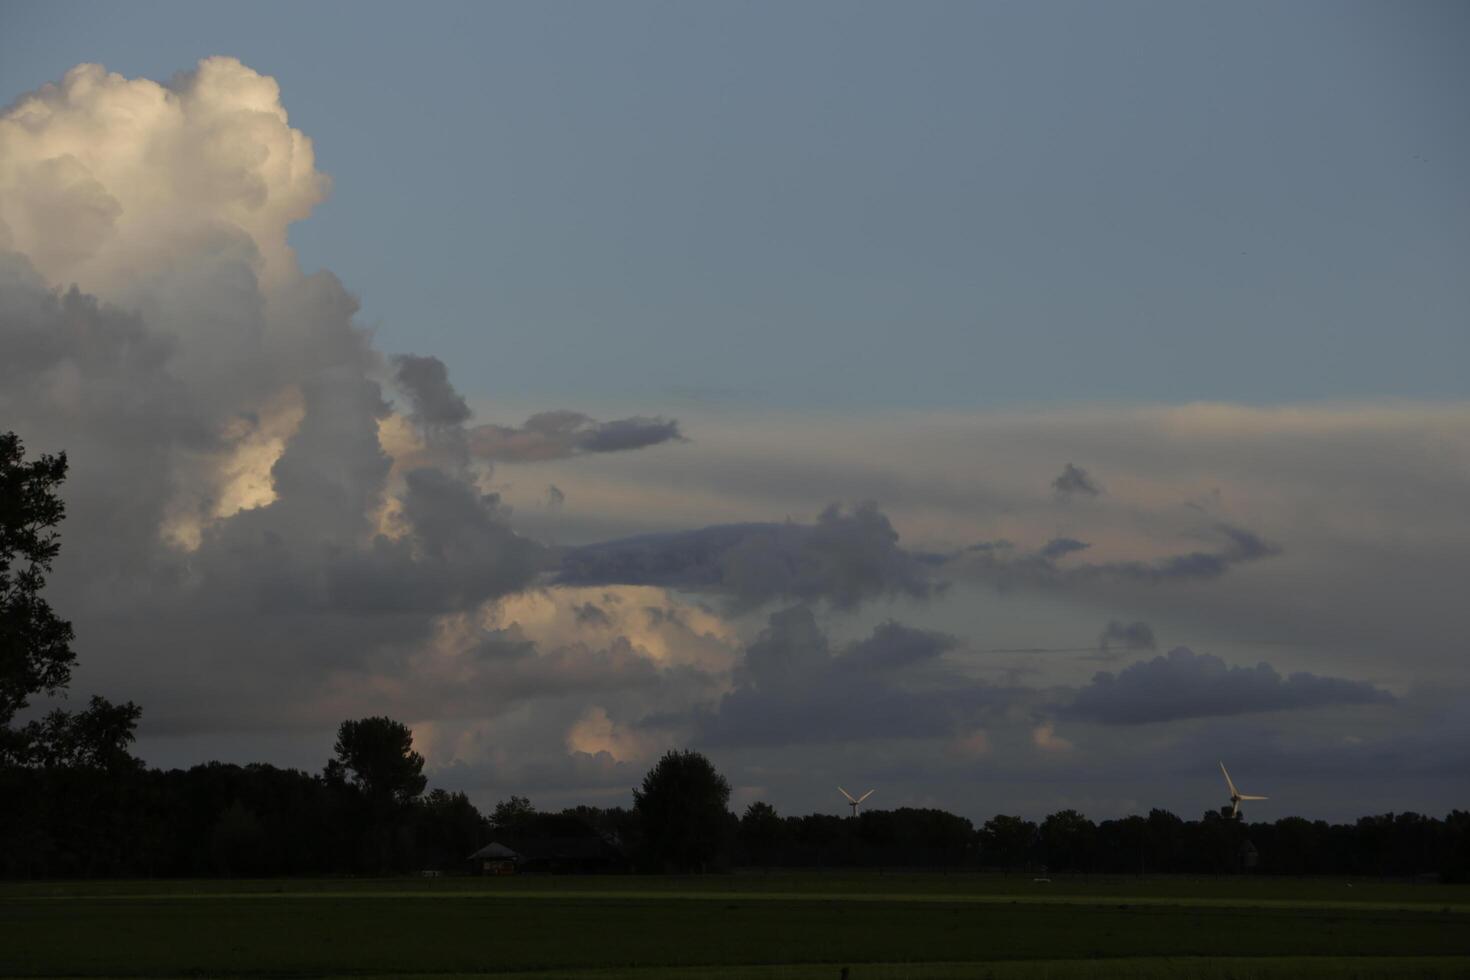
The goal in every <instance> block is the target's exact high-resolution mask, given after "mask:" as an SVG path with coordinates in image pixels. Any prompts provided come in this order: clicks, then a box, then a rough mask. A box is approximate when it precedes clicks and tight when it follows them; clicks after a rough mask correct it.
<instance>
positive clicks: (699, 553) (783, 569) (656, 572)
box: [558, 504, 935, 609]
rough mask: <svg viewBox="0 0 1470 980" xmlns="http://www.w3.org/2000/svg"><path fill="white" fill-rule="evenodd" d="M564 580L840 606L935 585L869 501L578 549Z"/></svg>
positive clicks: (566, 559)
mask: <svg viewBox="0 0 1470 980" xmlns="http://www.w3.org/2000/svg"><path fill="white" fill-rule="evenodd" d="M558 581H560V582H562V583H564V584H568V585H597V584H602V583H623V584H631V585H658V586H661V587H664V588H671V589H687V590H692V591H705V592H713V593H717V594H722V595H725V596H728V597H729V598H731V599H732V600H734V601H735V602H736V604H737V605H739V606H747V607H748V606H756V605H760V604H762V603H766V602H774V601H779V600H782V599H800V600H806V601H826V602H829V603H831V604H832V605H834V606H836V607H838V608H843V609H850V608H852V607H854V606H857V605H858V604H860V603H862V602H864V601H866V600H869V599H875V598H879V597H881V596H892V595H905V596H909V597H912V598H924V597H926V596H928V595H930V594H931V593H932V592H933V591H934V588H935V584H934V583H933V581H932V580H931V573H930V571H929V569H928V568H927V566H926V565H925V564H924V562H923V561H922V560H921V559H920V558H919V557H917V556H915V555H912V554H910V553H908V552H906V551H904V550H903V549H902V548H900V547H899V546H898V532H896V531H895V530H894V529H893V525H892V524H891V523H889V521H888V518H887V517H885V516H884V515H883V513H882V512H881V511H880V510H878V508H877V507H876V506H874V505H872V504H863V505H860V506H858V507H857V508H855V509H854V510H852V511H851V512H845V511H843V510H842V509H841V508H839V507H838V506H836V505H832V506H830V507H828V508H827V509H826V510H824V511H823V512H822V513H821V515H820V516H819V517H818V518H817V521H816V523H815V524H794V523H787V524H732V525H725V526H719V527H708V528H703V529H700V530H697V531H683V532H675V533H672V534H657V535H647V536H643V537H636V538H629V539H625V540H621V541H611V542H607V543H605V544H597V545H589V546H586V547H582V548H574V549H571V550H570V551H568V552H567V553H566V554H565V555H564V556H563V557H562V560H561V571H560V572H559V574H558Z"/></svg>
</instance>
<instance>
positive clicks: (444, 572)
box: [0, 251, 543, 733]
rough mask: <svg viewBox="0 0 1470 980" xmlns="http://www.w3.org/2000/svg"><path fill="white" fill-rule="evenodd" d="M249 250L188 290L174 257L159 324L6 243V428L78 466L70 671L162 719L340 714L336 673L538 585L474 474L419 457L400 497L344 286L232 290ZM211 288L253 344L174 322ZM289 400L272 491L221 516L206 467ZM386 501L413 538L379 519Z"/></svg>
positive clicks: (534, 550) (192, 723) (245, 275)
mask: <svg viewBox="0 0 1470 980" xmlns="http://www.w3.org/2000/svg"><path fill="white" fill-rule="evenodd" d="M232 254H234V253H230V252H228V251H226V252H221V253H218V254H214V255H213V256H211V257H210V260H209V265H208V268H207V269H206V270H204V272H202V273H199V275H200V276H201V278H197V279H193V280H190V279H188V263H184V264H183V265H182V266H176V267H173V268H172V269H171V272H170V274H171V275H177V276H182V277H184V281H181V282H179V283H176V284H172V285H168V288H167V290H165V292H164V293H163V294H162V298H160V299H157V300H156V301H150V304H148V305H147V307H146V308H147V309H148V310H151V311H152V312H151V313H148V314H147V315H139V314H133V313H124V312H122V311H120V310H118V309H117V308H115V307H113V306H110V305H108V304H105V303H102V302H99V301H98V300H97V299H95V298H94V297H91V296H88V295H86V294H84V293H81V292H79V291H77V290H75V289H73V290H70V291H67V292H64V293H63V292H58V291H53V290H51V289H49V288H47V287H46V286H45V285H44V284H43V283H42V282H41V281H40V280H39V278H38V277H37V276H36V275H35V274H34V272H33V271H31V270H30V269H29V268H28V267H27V265H26V263H25V261H24V260H23V259H20V258H18V257H16V256H14V255H4V254H0V350H4V351H5V356H3V357H0V418H3V419H4V420H5V422H4V424H5V426H6V427H7V428H14V429H15V430H16V431H17V432H18V433H19V434H20V435H21V436H22V438H23V439H25V440H26V443H27V445H28V447H29V448H30V449H31V450H32V451H34V452H45V451H57V450H65V451H66V452H67V454H68V458H69V459H70V461H71V464H72V468H71V473H70V475H69V478H68V480H67V482H66V484H65V485H64V486H63V494H64V497H65V499H66V501H67V505H68V517H67V521H66V524H65V526H64V528H63V540H64V547H63V549H62V554H61V556H60V558H59V559H58V561H57V563H56V571H55V575H54V576H53V578H52V582H51V586H50V588H51V598H52V601H53V603H54V604H55V605H56V607H57V608H58V609H60V610H62V611H63V614H64V615H66V616H67V617H68V618H70V619H72V620H73V623H74V625H75V627H76V631H77V644H76V645H77V649H78V653H79V657H80V662H79V666H78V670H77V672H76V678H75V685H76V686H77V689H78V690H105V691H107V692H108V693H109V695H110V696H120V697H131V698H134V699H135V700H138V701H139V702H140V703H142V704H143V705H144V706H145V709H146V712H147V713H146V714H145V716H144V723H143V724H144V730H145V733H146V732H147V731H149V730H156V729H161V728H164V727H169V728H171V729H172V730H175V731H183V730H191V729H192V730H203V729H208V728H210V727H211V726H215V725H218V724H219V723H220V720H221V719H222V718H231V719H233V723H235V724H237V725H244V726H247V727H253V726H260V725H270V724H274V723H281V722H282V721H283V719H287V718H292V719H297V720H299V719H302V718H304V717H305V716H307V715H310V714H311V713H312V712H314V711H328V712H332V713H334V714H335V713H337V712H339V711H343V710H349V709H348V708H347V707H345V706H343V705H337V706H335V707H333V706H331V705H332V704H333V702H332V700H331V698H332V694H331V690H332V685H333V684H334V683H335V682H334V680H333V678H334V677H340V676H342V675H343V673H344V672H349V673H350V672H353V671H367V670H379V671H382V672H383V673H382V676H383V677H385V678H393V677H396V676H398V672H399V671H401V670H402V669H403V664H404V662H405V660H404V658H405V657H406V656H407V655H408V654H409V652H410V651H412V650H414V649H416V648H417V647H418V646H419V645H420V644H422V643H423V642H424V641H425V640H426V639H427V638H428V637H429V636H430V635H431V633H432V628H433V621H434V617H435V616H436V615H437V614H439V613H442V612H449V611H458V610H463V609H465V608H467V607H468V606H470V605H472V604H473V603H475V602H477V601H479V600H481V599H483V598H487V597H491V596H495V595H501V594H505V593H506V592H509V591H514V590H516V589H520V588H523V587H525V586H526V585H528V584H529V583H530V582H531V580H532V579H533V578H534V576H535V575H536V574H537V573H538V571H539V570H540V568H541V555H542V554H543V551H542V549H541V547H540V546H539V545H536V544H534V543H533V542H530V541H528V540H526V539H523V538H521V537H519V536H518V535H516V534H515V533H514V532H513V531H511V530H510V528H509V526H508V525H507V523H506V521H505V515H504V513H503V511H502V509H501V508H500V507H499V506H498V502H497V501H495V500H494V498H488V497H485V496H483V495H481V494H480V493H479V492H478V491H477V490H476V489H475V487H474V485H473V483H472V481H471V480H470V478H469V476H468V475H467V474H466V473H465V472H463V471H462V469H460V468H454V469H452V470H441V469H435V468H422V469H419V470H415V471H412V472H410V473H408V474H407V475H406V476H405V478H404V481H403V486H402V489H401V490H398V491H394V490H392V489H391V488H390V486H389V483H388V476H389V472H390V468H391V461H390V460H389V459H388V457H387V456H386V455H385V454H384V453H383V451H382V448H381V446H380V445H379V442H378V425H379V422H380V420H381V419H382V418H383V417H384V415H385V413H386V412H387V411H388V405H387V403H386V402H385V400H384V399H383V396H382V391H381V389H380V388H379V385H378V384H377V382H375V381H374V380H372V378H371V373H372V372H373V371H374V370H375V364H376V359H375V357H374V356H372V355H371V354H370V353H369V352H367V348H366V347H365V346H364V341H363V336H362V334H361V333H359V332H358V331H357V330H356V329H355V328H354V327H353V326H352V325H351V322H350V320H351V316H352V315H353V313H354V311H355V304H353V303H352V302H351V300H350V297H347V296H346V294H345V293H344V292H343V291H342V290H341V289H340V285H339V284H337V283H336V281H335V279H332V278H331V277H321V276H316V277H307V278H304V279H302V280H299V281H296V282H295V283H293V284H291V285H288V286H285V287H282V291H281V292H280V293H278V294H276V297H275V299H276V303H275V304H264V303H259V302H256V303H251V302H245V301H241V302H238V303H237V302H236V300H237V297H236V296H235V293H236V292H238V291H240V290H245V291H247V292H249V291H252V290H254V289H255V288H256V287H255V285H254V283H255V280H254V278H253V275H252V274H251V273H250V267H249V261H250V256H249V255H248V253H247V251H240V252H239V254H238V255H237V256H236V258H234V259H232V258H231V255H232ZM230 261H239V262H243V263H245V265H244V268H243V271H240V272H239V273H238V274H230V273H229V270H228V269H227V268H226V266H227V265H228V263H229V262H230ZM221 284H223V285H221ZM160 288H162V287H160ZM221 290H223V293H221V292H220V291H221ZM212 294H219V295H218V296H217V301H218V302H219V303H222V304H234V305H232V306H231V313H230V316H229V317H227V319H228V320H229V324H230V325H231V326H233V327H234V328H238V329H239V330H241V331H244V332H245V333H247V334H250V336H251V338H253V339H250V340H249V342H246V340H242V339H241V338H238V337H228V336H224V335H227V334H228V333H229V331H227V330H225V329H224V327H223V326H220V325H216V326H218V327H219V329H217V330H216V329H215V328H214V327H209V328H208V329H204V328H201V329H202V332H201V333H200V334H197V335H192V334H190V333H188V331H187V330H184V329H182V328H178V329H176V328H175V327H176V325H177V323H178V321H179V320H180V318H182V317H184V316H186V315H188V314H191V313H192V312H193V311H195V310H197V308H198V307H200V306H201V305H207V303H208V301H209V298H210V296H211V295H212ZM247 299H248V297H247ZM155 315H156V316H157V317H159V318H161V320H162V321H163V322H164V323H166V324H169V325H170V327H169V328H167V329H165V328H163V327H159V326H157V325H155V324H154V323H153V322H152V321H151V320H150V319H149V316H155ZM276 315H279V316H283V317H287V318H289V319H290V320H291V321H292V323H295V324H298V325H299V324H308V325H310V328H309V329H290V330H288V329H286V328H285V327H284V326H283V325H282V324H280V323H278V322H276V321H275V320H273V319H271V317H274V316H276ZM252 318H255V319H252ZM262 318H263V319H262ZM221 337H223V338H224V339H221ZM215 343H219V344H222V345H223V346H222V347H219V348H211V347H210V346H209V345H211V344H215ZM201 345H202V347H201ZM221 350H223V351H225V352H226V353H228V354H229V359H230V362H231V363H230V374H231V375H232V377H230V378H229V379H228V380H227V381H222V380H221V371H222V368H221V364H220V358H221V357H222V356H223V355H221V354H220V351H221ZM185 351H187V352H188V356H181V352H185ZM282 391H292V392H296V393H298V394H299V401H300V405H301V410H302V413H303V414H302V417H301V421H300V424H299V425H298V426H296V428H295V431H294V432H292V433H289V435H287V436H286V437H285V445H284V450H283V451H282V452H281V454H280V456H279V458H278V459H276V460H275V462H274V465H273V467H272V468H271V470H270V473H269V483H270V486H271V487H272V488H273V490H274V494H275V499H274V500H273V501H272V502H270V503H267V504H264V505H263V506H253V507H252V506H247V507H246V508H245V509H242V510H240V511H238V512H237V513H233V514H225V515H224V516H216V515H215V514H213V513H212V511H213V510H214V509H215V507H216V504H217V501H216V499H215V495H214V491H213V490H211V489H209V488H210V487H211V486H212V484H211V483H210V479H211V478H212V477H213V476H214V474H216V473H217V472H219V471H220V470H221V468H222V467H223V465H224V463H225V460H226V459H227V458H228V456H229V454H230V453H232V452H233V451H234V450H235V449H236V447H237V445H239V442H238V441H237V440H239V439H240V438H248V437H249V436H250V434H251V433H253V432H254V431H255V430H256V429H257V428H258V427H259V425H260V421H259V415H258V413H257V408H258V406H260V405H261V403H262V402H264V401H267V400H268V399H269V398H270V397H271V396H273V395H274V394H276V393H279V392H282ZM441 417H443V416H442V415H441ZM239 432H244V433H245V436H244V437H241V436H239V435H238V434H234V435H226V434H225V433H239ZM390 492H393V493H396V494H397V495H398V496H399V498H400V499H399V501H398V502H399V503H400V504H401V507H400V508H399V514H398V518H397V519H398V521H399V522H400V530H401V532H402V533H401V536H400V537H399V538H397V539H396V540H393V539H388V538H385V537H381V536H377V535H375V534H374V533H373V532H374V530H375V527H374V524H375V521H376V519H377V517H376V515H377V514H378V512H379V511H380V510H381V508H382V506H383V504H384V501H385V497H386V495H387V494H389V493H390ZM190 515H197V517H198V521H199V524H198V527H199V540H198V544H197V547H195V548H193V550H184V549H181V548H179V547H178V546H177V545H176V544H174V543H172V542H170V541H169V540H168V539H167V538H166V537H165V536H164V534H163V533H162V531H163V529H164V528H165V527H167V526H169V524H170V522H171V521H173V520H176V519H179V518H182V517H188V516H190ZM285 677H289V678H290V681H289V683H288V682H286V681H284V680H282V679H281V678H285ZM292 723H294V722H292Z"/></svg>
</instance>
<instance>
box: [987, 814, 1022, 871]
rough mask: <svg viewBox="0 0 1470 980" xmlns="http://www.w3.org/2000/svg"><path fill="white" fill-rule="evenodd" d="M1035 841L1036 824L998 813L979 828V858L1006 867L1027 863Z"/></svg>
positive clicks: (1016, 866)
mask: <svg viewBox="0 0 1470 980" xmlns="http://www.w3.org/2000/svg"><path fill="white" fill-rule="evenodd" d="M1035 844H1036V824H1034V823H1032V822H1031V821H1029V820H1022V819H1021V818H1020V817H1008V816H1006V815H1005V814H997V815H996V816H994V817H991V818H990V819H989V820H987V821H985V826H984V827H982V828H980V853H981V859H982V860H983V861H984V862H985V863H986V864H989V865H998V866H999V867H1002V868H1006V869H1007V870H1010V869H1014V868H1019V867H1021V866H1023V865H1025V864H1026V862H1027V860H1028V859H1029V858H1030V856H1031V850H1032V848H1033V847H1034V846H1035Z"/></svg>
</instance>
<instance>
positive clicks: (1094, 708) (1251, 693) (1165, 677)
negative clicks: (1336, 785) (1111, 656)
mask: <svg viewBox="0 0 1470 980" xmlns="http://www.w3.org/2000/svg"><path fill="white" fill-rule="evenodd" d="M1393 700H1394V698H1393V695H1392V694H1390V693H1389V692H1388V691H1385V690H1383V689H1382V688H1379V687H1375V686H1373V685H1372V684H1369V683H1366V682H1364V681H1352V680H1345V679H1343V678H1340V677H1320V676H1318V675H1316V674H1309V673H1304V672H1303V673H1295V674H1292V675H1290V676H1288V677H1282V676H1281V674H1279V673H1278V672H1277V671H1276V669H1275V668H1274V667H1272V666H1271V665H1270V664H1266V663H1260V664H1257V665H1256V666H1254V667H1231V666H1229V665H1228V664H1226V663H1225V661H1223V660H1221V659H1220V658H1219V657H1214V656H1211V655H1210V654H1207V653H1205V654H1196V653H1195V652H1194V651H1192V650H1190V649H1188V648H1187V647H1177V648H1175V649H1173V650H1170V651H1169V653H1168V654H1167V655H1165V656H1162V657H1155V658H1153V659H1152V660H1140V661H1138V662H1137V663H1135V664H1133V665H1131V666H1129V667H1125V668H1124V669H1123V670H1122V671H1120V672H1119V673H1118V674H1116V675H1114V674H1111V673H1108V672H1106V671H1103V672H1100V673H1098V674H1097V675H1096V676H1095V677H1094V678H1093V679H1092V683H1091V684H1089V685H1088V686H1087V687H1085V688H1083V689H1082V691H1081V692H1080V693H1079V694H1078V695H1077V698H1076V700H1074V701H1073V702H1072V704H1071V706H1070V708H1069V713H1070V714H1071V715H1072V716H1073V717H1076V718H1081V719H1086V720H1088V721H1097V722H1103V723H1105V724H1113V725H1142V724H1148V723H1151V722H1163V721H1177V720H1179V719H1183V718H1208V717H1211V716H1218V715H1248V714H1256V713H1259V712H1265V711H1285V710H1289V709H1294V708H1320V707H1325V706H1328V705H1362V704H1387V703H1390V702H1392V701H1393Z"/></svg>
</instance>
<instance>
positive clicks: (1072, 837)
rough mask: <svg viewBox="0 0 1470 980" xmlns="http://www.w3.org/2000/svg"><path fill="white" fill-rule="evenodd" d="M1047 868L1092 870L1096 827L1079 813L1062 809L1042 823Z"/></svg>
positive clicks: (1042, 843) (1043, 849) (1042, 839)
mask: <svg viewBox="0 0 1470 980" xmlns="http://www.w3.org/2000/svg"><path fill="white" fill-rule="evenodd" d="M1039 833H1040V838H1041V847H1042V851H1043V852H1044V853H1045V854H1046V866H1047V867H1048V868H1050V869H1052V870H1062V871H1091V870H1092V848H1093V843H1094V840H1095V838H1096V836H1097V828H1096V827H1095V826H1093V823H1092V821H1091V820H1088V819H1087V818H1086V817H1084V816H1083V815H1082V814H1080V813H1078V812H1077V811H1076V810H1059V811H1057V812H1056V813H1053V814H1052V815H1051V816H1049V817H1047V818H1046V819H1045V820H1043V821H1042V822H1041V829H1040V831H1039Z"/></svg>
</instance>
